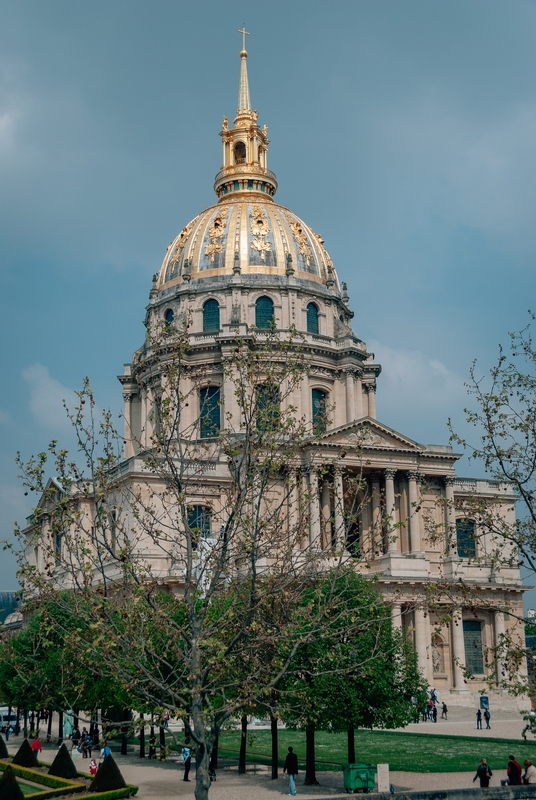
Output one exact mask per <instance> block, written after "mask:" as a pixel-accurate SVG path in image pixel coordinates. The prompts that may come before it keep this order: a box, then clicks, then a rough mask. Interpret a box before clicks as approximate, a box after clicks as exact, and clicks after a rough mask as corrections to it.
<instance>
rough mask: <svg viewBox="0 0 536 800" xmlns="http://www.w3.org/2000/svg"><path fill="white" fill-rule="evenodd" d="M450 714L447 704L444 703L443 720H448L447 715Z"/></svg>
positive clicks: (442, 707)
mask: <svg viewBox="0 0 536 800" xmlns="http://www.w3.org/2000/svg"><path fill="white" fill-rule="evenodd" d="M448 713H449V710H448V708H447V704H446V703H443V705H442V706H441V719H447V714H448Z"/></svg>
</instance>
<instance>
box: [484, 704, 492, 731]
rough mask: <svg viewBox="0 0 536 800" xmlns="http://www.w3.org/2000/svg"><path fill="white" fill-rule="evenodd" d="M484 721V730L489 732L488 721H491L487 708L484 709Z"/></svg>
mask: <svg viewBox="0 0 536 800" xmlns="http://www.w3.org/2000/svg"><path fill="white" fill-rule="evenodd" d="M484 719H485V720H486V730H487V731H490V730H491V725H490V724H489V721H490V719H491V714H490V711H489V708H486V710H485V711H484Z"/></svg>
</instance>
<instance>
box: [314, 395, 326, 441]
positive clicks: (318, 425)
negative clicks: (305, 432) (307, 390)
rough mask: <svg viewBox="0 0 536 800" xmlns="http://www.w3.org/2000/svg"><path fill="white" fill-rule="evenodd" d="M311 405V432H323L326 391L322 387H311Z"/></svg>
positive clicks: (324, 428)
mask: <svg viewBox="0 0 536 800" xmlns="http://www.w3.org/2000/svg"><path fill="white" fill-rule="evenodd" d="M311 394H312V401H313V403H312V405H313V432H314V433H315V434H316V435H318V434H322V433H324V432H325V430H326V427H327V419H326V398H327V395H326V392H323V391H322V389H313V391H312V393H311Z"/></svg>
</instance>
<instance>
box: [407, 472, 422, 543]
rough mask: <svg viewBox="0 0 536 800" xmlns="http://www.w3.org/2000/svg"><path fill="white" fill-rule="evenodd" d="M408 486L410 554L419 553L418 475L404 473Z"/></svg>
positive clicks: (416, 473)
mask: <svg viewBox="0 0 536 800" xmlns="http://www.w3.org/2000/svg"><path fill="white" fill-rule="evenodd" d="M406 476H407V479H408V485H409V509H408V515H409V541H410V548H409V549H410V553H420V552H421V526H420V518H419V512H418V511H417V508H418V505H419V490H418V483H419V478H420V476H419V473H418V472H407V473H406Z"/></svg>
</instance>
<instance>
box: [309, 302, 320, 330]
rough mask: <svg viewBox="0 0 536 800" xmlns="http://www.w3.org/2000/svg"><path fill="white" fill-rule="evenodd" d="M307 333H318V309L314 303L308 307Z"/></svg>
mask: <svg viewBox="0 0 536 800" xmlns="http://www.w3.org/2000/svg"><path fill="white" fill-rule="evenodd" d="M307 333H318V307H317V306H316V305H315V304H314V303H309V305H308V306H307Z"/></svg>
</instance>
